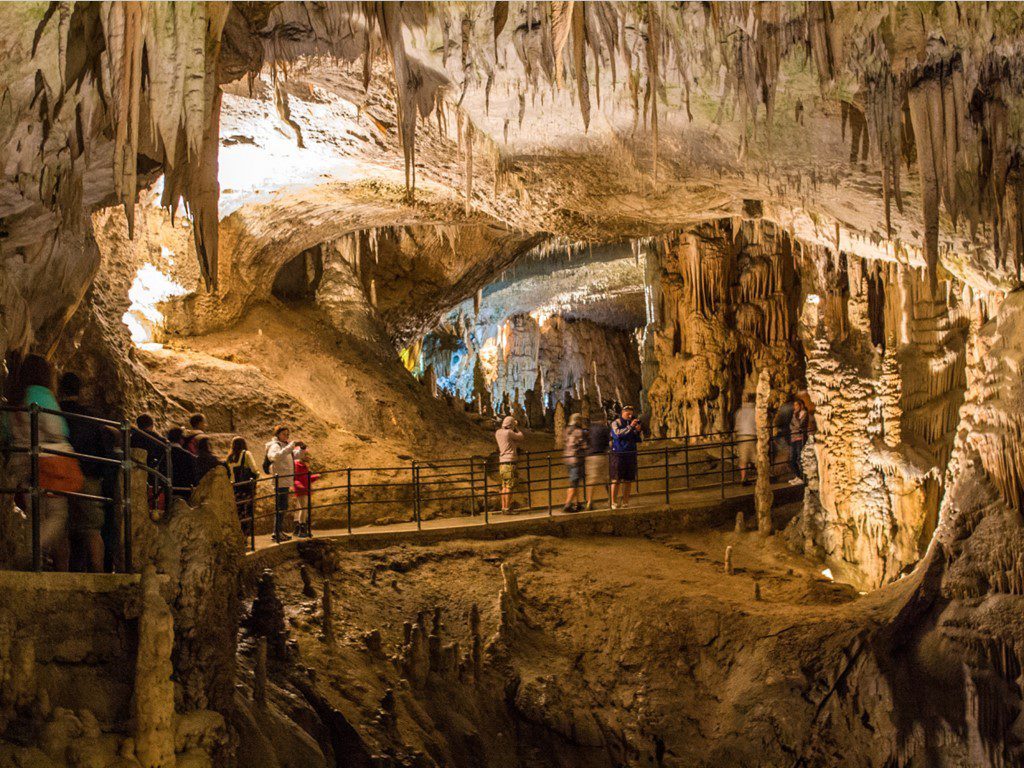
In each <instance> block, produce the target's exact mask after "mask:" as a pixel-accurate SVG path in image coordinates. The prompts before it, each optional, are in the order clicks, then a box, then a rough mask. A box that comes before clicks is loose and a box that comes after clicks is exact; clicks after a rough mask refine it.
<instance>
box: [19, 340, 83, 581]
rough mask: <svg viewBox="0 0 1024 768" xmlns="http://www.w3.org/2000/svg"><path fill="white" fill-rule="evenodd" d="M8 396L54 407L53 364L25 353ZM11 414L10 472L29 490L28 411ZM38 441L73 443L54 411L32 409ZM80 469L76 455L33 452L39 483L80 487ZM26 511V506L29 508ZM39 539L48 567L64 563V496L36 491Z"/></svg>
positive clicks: (67, 448)
mask: <svg viewBox="0 0 1024 768" xmlns="http://www.w3.org/2000/svg"><path fill="white" fill-rule="evenodd" d="M11 402H12V403H14V404H15V405H22V406H33V405H35V406H38V407H39V408H44V409H46V410H48V411H59V410H60V407H59V405H58V404H57V399H56V398H55V397H54V396H53V369H52V368H51V367H50V364H49V363H48V362H47V361H46V360H45V359H44V358H42V357H40V356H39V355H28V356H27V357H26V358H25V359H24V360H22V361H21V364H20V365H19V366H18V368H17V372H16V373H15V382H14V389H13V391H12V393H11ZM10 416H11V421H10V424H11V446H12V448H17V449H19V450H18V451H17V452H14V453H13V454H12V465H13V467H12V473H13V474H14V475H15V476H16V477H17V478H18V483H19V487H20V488H23V489H26V490H30V486H31V481H32V476H31V458H30V456H29V454H28V453H26V451H27V450H28V449H29V448H30V447H31V445H32V427H31V423H32V417H31V414H30V413H29V412H28V411H14V412H12V413H11V414H10ZM38 425H39V427H38V441H39V442H38V445H39V448H40V450H50V451H64V452H67V453H71V452H73V451H74V449H73V448H72V446H71V443H70V441H69V439H68V437H69V434H70V431H69V429H68V423H67V420H66V419H65V418H64V417H63V416H61V415H59V414H56V413H39V414H38ZM82 482H83V478H82V473H81V468H80V467H79V465H78V462H77V460H75V459H74V458H71V457H68V456H57V455H54V454H46V453H41V454H40V456H39V486H40V488H49V489H51V490H60V491H67V492H77V491H80V490H81V488H82ZM20 495H21V496H22V498H21V499H20V503H19V506H21V507H22V508H23V509H29V507H30V504H29V502H27V501H26V499H25V498H24V494H20ZM29 512H32V510H31V509H29ZM39 516H40V517H39V528H40V531H39V543H40V548H41V550H42V554H43V556H44V557H45V558H46V559H48V560H49V561H50V565H51V567H52V568H53V569H54V570H57V571H66V570H67V569H68V500H67V497H65V496H59V495H55V494H53V493H40V497H39Z"/></svg>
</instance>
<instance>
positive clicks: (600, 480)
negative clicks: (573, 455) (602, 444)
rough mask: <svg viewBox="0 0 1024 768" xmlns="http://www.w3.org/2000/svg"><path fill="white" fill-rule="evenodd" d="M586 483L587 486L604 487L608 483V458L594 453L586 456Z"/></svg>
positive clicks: (605, 455) (602, 454)
mask: <svg viewBox="0 0 1024 768" xmlns="http://www.w3.org/2000/svg"><path fill="white" fill-rule="evenodd" d="M586 478H587V483H588V484H589V485H599V484H600V485H604V484H606V483H607V482H608V456H607V454H604V453H595V454H594V455H593V456H587V471H586Z"/></svg>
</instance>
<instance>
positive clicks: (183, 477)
mask: <svg viewBox="0 0 1024 768" xmlns="http://www.w3.org/2000/svg"><path fill="white" fill-rule="evenodd" d="M167 442H168V443H170V444H171V487H172V489H173V490H172V493H173V494H174V495H175V496H177V497H178V498H179V499H189V498H191V497H192V489H193V488H195V487H196V457H195V455H194V454H193V453H192V452H191V451H189V450H186V448H185V445H184V443H185V430H184V429H182V428H181V427H171V428H170V429H169V430H167Z"/></svg>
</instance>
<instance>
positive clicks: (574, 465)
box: [562, 413, 587, 512]
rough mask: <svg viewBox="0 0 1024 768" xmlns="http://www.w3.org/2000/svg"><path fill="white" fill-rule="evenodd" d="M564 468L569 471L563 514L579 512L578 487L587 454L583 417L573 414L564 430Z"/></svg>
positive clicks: (582, 476)
mask: <svg viewBox="0 0 1024 768" xmlns="http://www.w3.org/2000/svg"><path fill="white" fill-rule="evenodd" d="M564 452H565V453H564V456H565V466H566V468H567V469H568V470H569V487H568V488H566V489H565V506H564V507H562V511H563V512H579V511H580V510H581V509H583V505H582V504H580V503H578V502H577V501H576V497H577V494H579V492H580V486H581V485H584V474H583V473H584V471H585V465H584V457H585V455H586V452H587V433H586V430H584V429H583V417H582V416H581V415H580V414H578V413H574V414H573V415H572V416H570V417H569V424H568V426H567V427H566V429H565V448H564Z"/></svg>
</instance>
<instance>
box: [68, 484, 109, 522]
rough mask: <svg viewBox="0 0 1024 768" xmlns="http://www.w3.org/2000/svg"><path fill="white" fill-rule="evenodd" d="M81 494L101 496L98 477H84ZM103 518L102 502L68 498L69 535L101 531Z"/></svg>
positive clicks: (101, 487)
mask: <svg viewBox="0 0 1024 768" xmlns="http://www.w3.org/2000/svg"><path fill="white" fill-rule="evenodd" d="M81 492H82V493H86V494H88V495H89V496H102V495H103V483H102V481H101V480H100V479H99V478H98V477H89V476H88V475H86V477H85V481H84V482H83V483H82V491H81ZM105 518H106V515H105V514H104V511H103V502H102V501H96V500H95V499H79V498H75V497H74V496H69V497H68V530H69V531H70V532H71V533H85V532H87V531H99V530H102V529H103V521H104V520H105Z"/></svg>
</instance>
